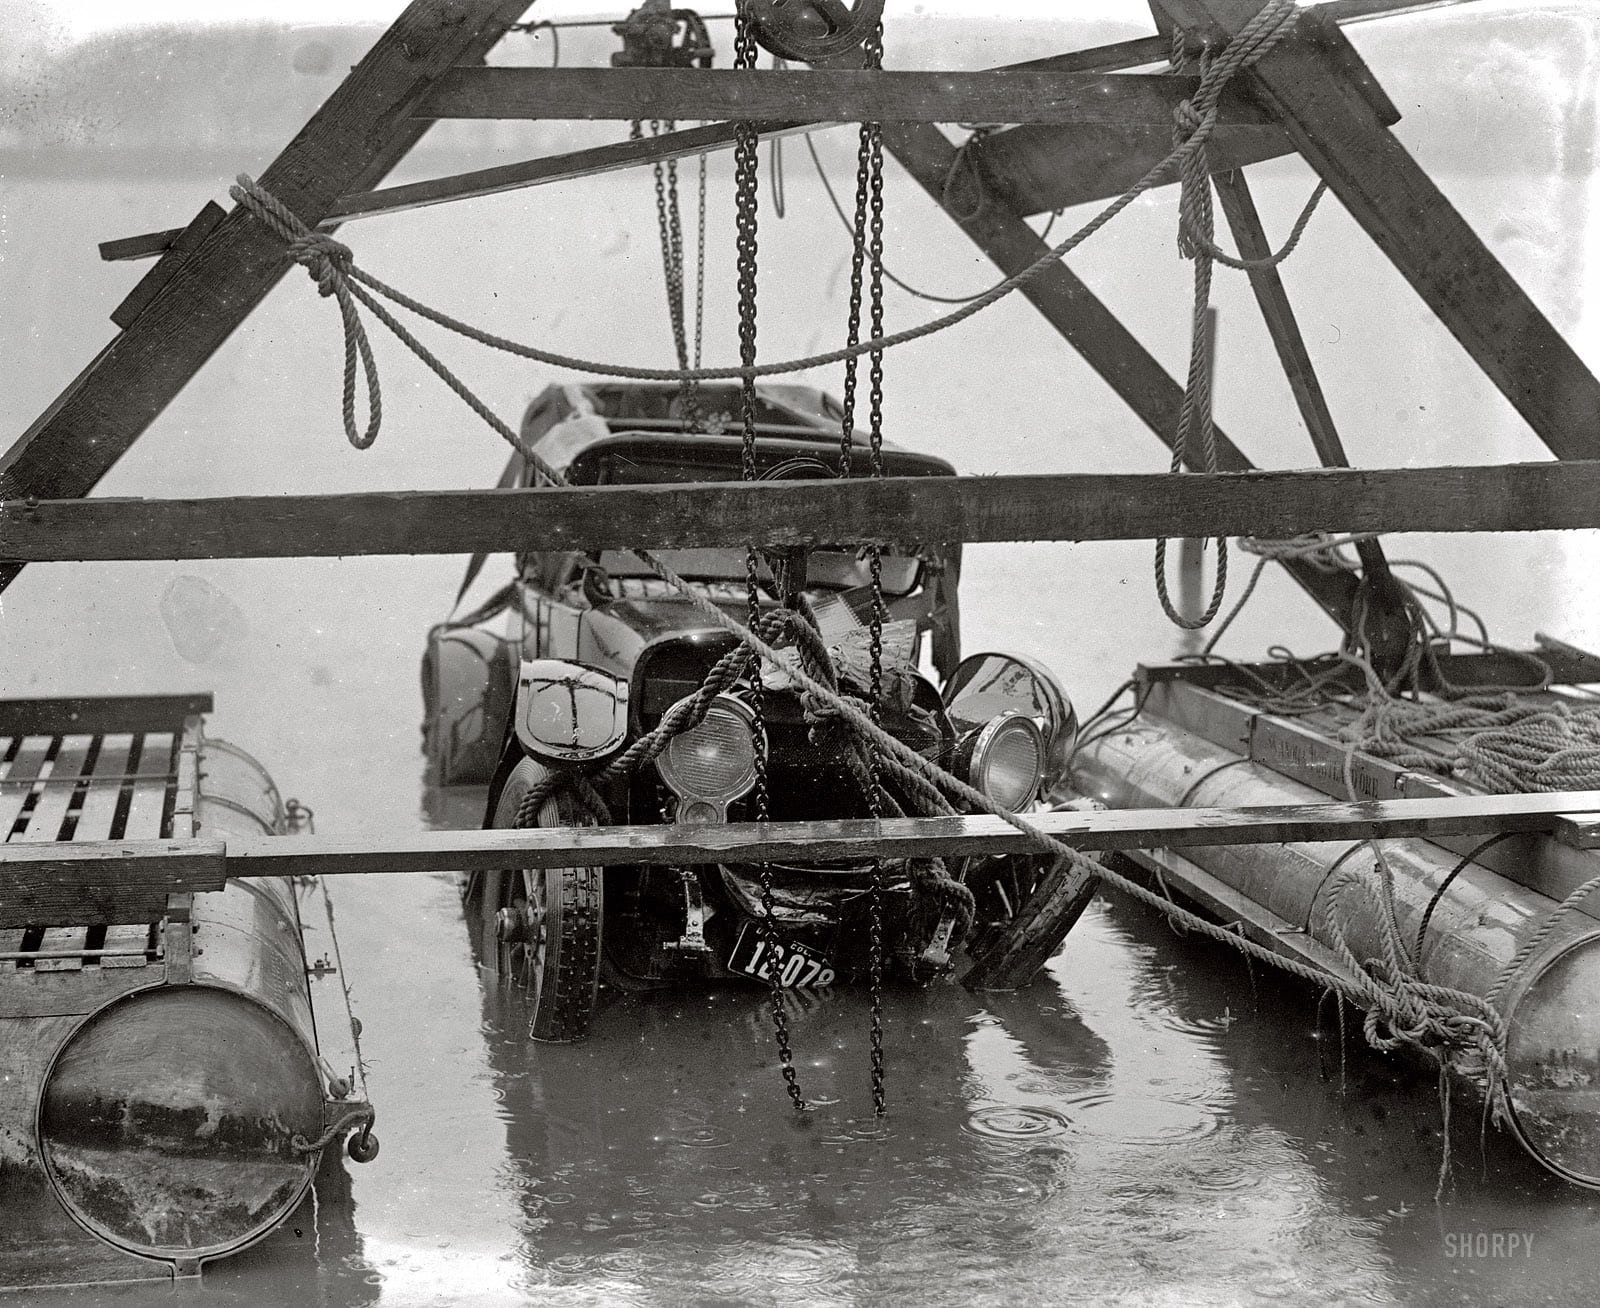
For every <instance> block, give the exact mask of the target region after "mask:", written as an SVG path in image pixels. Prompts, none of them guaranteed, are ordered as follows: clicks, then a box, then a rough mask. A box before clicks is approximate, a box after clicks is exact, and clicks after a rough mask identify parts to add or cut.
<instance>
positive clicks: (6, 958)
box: [0, 949, 156, 963]
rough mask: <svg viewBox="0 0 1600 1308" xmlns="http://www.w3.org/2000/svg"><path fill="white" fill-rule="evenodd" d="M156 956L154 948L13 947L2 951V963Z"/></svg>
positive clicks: (0, 956)
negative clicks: (54, 959)
mask: <svg viewBox="0 0 1600 1308" xmlns="http://www.w3.org/2000/svg"><path fill="white" fill-rule="evenodd" d="M155 956H156V951H155V950H153V949H13V950H8V951H6V952H4V953H0V963H27V962H33V961H35V960H37V959H41V958H42V959H50V958H143V959H152V958H154V957H155Z"/></svg>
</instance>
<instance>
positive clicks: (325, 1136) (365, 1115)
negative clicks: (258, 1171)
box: [289, 1104, 378, 1154]
mask: <svg viewBox="0 0 1600 1308" xmlns="http://www.w3.org/2000/svg"><path fill="white" fill-rule="evenodd" d="M377 1120H378V1114H377V1111H376V1110H375V1109H374V1108H373V1107H372V1106H371V1105H370V1104H363V1105H362V1106H361V1107H359V1108H352V1109H351V1110H350V1111H349V1112H348V1113H346V1114H345V1115H344V1116H343V1117H341V1118H339V1120H338V1121H336V1122H335V1123H334V1124H333V1125H332V1126H330V1127H327V1128H326V1129H325V1130H324V1131H323V1132H322V1134H321V1135H319V1136H318V1137H317V1138H316V1139H315V1140H307V1139H306V1138H305V1136H303V1135H301V1134H300V1133H299V1132H298V1131H296V1132H295V1133H294V1134H293V1135H291V1136H290V1137H289V1148H290V1149H291V1150H293V1151H294V1152H295V1153H297V1154H314V1153H316V1152H317V1151H318V1150H319V1149H326V1148H327V1147H328V1146H329V1145H330V1144H332V1143H333V1142H334V1141H335V1140H337V1139H338V1138H339V1137H340V1136H341V1135H343V1134H344V1133H345V1132H346V1131H348V1130H350V1129H351V1128H352V1127H356V1126H359V1127H361V1128H362V1131H361V1134H362V1135H363V1136H365V1135H367V1134H368V1133H369V1132H370V1131H371V1130H372V1124H373V1123H374V1122H375V1121H377Z"/></svg>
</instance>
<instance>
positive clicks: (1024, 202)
mask: <svg viewBox="0 0 1600 1308" xmlns="http://www.w3.org/2000/svg"><path fill="white" fill-rule="evenodd" d="M1170 153H1172V125H1171V124H1170V123H1168V124H1167V125H1166V126H1164V127H1158V126H1152V125H1149V124H1144V123H1138V124H1122V125H1118V124H1110V125H1107V126H1105V127H1102V128H1098V129H1096V130H1095V131H1093V132H1086V131H1082V130H1075V129H1072V128H1064V127H1041V126H1032V125H1030V126H1026V127H1012V128H1008V129H1007V130H1006V131H1003V132H995V133H994V134H993V135H991V136H986V137H983V138H982V139H981V140H979V141H978V143H977V144H976V145H974V146H973V149H972V159H973V162H974V163H975V164H976V166H977V167H978V169H979V170H980V172H981V173H982V175H983V180H984V183H985V186H986V187H987V189H988V192H989V194H990V195H991V196H992V197H994V198H997V199H999V200H1001V201H1002V202H1004V203H1005V204H1007V205H1008V206H1010V208H1012V209H1013V210H1015V211H1016V212H1017V214H1018V215H1020V216H1022V217H1029V216H1031V215H1033V214H1037V213H1048V212H1050V211H1052V210H1055V209H1066V208H1071V207H1072V206H1073V205H1079V204H1092V203H1094V202H1096V201H1099V200H1107V199H1110V198H1111V197H1112V196H1114V195H1120V194H1122V192H1123V191H1125V190H1127V189H1128V188H1129V187H1130V186H1132V185H1133V184H1134V183H1135V182H1136V181H1138V180H1139V179H1140V178H1141V177H1143V176H1144V175H1145V174H1146V173H1147V172H1149V171H1150V169H1152V168H1153V167H1155V165H1156V164H1158V163H1160V162H1161V161H1162V160H1163V159H1165V158H1166V157H1167V155H1169V154H1170ZM1293 153H1294V145H1293V143H1292V142H1291V141H1290V140H1289V136H1288V134H1287V133H1286V132H1285V131H1284V130H1283V129H1282V128H1281V127H1279V126H1277V125H1276V124H1262V125H1259V126H1243V125H1241V126H1236V127H1223V128H1219V129H1218V131H1217V132H1216V134H1215V135H1214V136H1213V137H1212V138H1211V155H1210V160H1211V167H1212V169H1213V170H1214V171H1219V172H1220V171H1222V170H1225V169H1230V168H1243V167H1244V166H1245V165H1246V164H1253V163H1262V162H1264V161H1265V160H1268V159H1278V158H1281V157H1282V156H1284V155H1287V154H1293ZM1174 180H1176V179H1174Z"/></svg>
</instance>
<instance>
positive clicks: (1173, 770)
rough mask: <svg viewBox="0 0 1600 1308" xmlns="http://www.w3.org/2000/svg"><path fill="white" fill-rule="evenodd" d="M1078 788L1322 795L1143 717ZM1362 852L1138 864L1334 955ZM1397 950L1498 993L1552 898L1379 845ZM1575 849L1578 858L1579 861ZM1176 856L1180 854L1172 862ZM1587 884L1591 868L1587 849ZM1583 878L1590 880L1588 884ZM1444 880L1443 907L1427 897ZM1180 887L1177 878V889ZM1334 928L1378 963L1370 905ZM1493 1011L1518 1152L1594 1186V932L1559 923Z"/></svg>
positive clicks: (1335, 846) (1201, 854) (1598, 1067)
mask: <svg viewBox="0 0 1600 1308" xmlns="http://www.w3.org/2000/svg"><path fill="white" fill-rule="evenodd" d="M1073 780H1074V784H1075V785H1076V786H1077V787H1078V788H1079V789H1080V790H1081V791H1083V793H1085V794H1089V795H1092V796H1094V797H1095V798H1097V799H1100V800H1102V801H1103V802H1105V803H1108V804H1110V805H1111V806H1112V807H1116V808H1130V807H1141V806H1170V807H1178V808H1182V807H1186V806H1193V807H1196V808H1208V807H1214V808H1231V807H1251V806H1262V805H1265V806H1279V805H1290V804H1314V803H1318V802H1323V801H1325V798H1326V797H1325V796H1323V795H1322V794H1321V793H1320V792H1318V791H1314V790H1312V789H1310V788H1309V787H1307V786H1304V785H1302V784H1301V783H1299V782H1297V781H1294V780H1292V779H1290V778H1287V777H1284V776H1282V775H1281V774H1278V773H1276V772H1273V771H1272V770H1271V769H1269V768H1267V767H1265V766H1263V765H1261V764H1259V763H1255V762H1252V761H1250V760H1249V759H1247V758H1244V757H1243V756H1241V755H1239V754H1236V753H1234V752H1232V751H1229V750H1225V749H1223V748H1221V747H1220V746H1218V745H1215V744H1212V743H1211V742H1210V741H1208V740H1204V739H1202V738H1201V737H1199V736H1197V735H1194V734H1193V733H1191V732H1188V731H1185V730H1184V729H1182V728H1181V727H1179V726H1177V725H1175V724H1173V723H1168V722H1165V721H1162V720H1161V719H1159V718H1155V717H1153V716H1146V717H1144V718H1141V719H1140V720H1139V721H1138V722H1135V723H1131V724H1129V725H1128V726H1127V727H1126V728H1125V729H1122V730H1119V731H1117V732H1114V733H1112V735H1110V736H1108V737H1106V738H1104V739H1101V740H1098V741H1096V742H1094V743H1093V744H1092V745H1090V746H1089V747H1088V748H1087V749H1084V750H1082V751H1080V752H1079V754H1078V755H1077V757H1076V759H1075V760H1074V777H1073ZM1363 844H1364V842H1360V841H1349V840H1345V841H1317V842H1310V841H1299V842H1291V843H1289V844H1283V845H1235V846H1229V845H1219V846H1208V847H1205V848H1195V849H1185V850H1181V851H1175V852H1169V853H1166V854H1161V853H1160V852H1159V851H1158V852H1153V853H1152V854H1150V855H1148V857H1150V858H1152V859H1153V860H1155V861H1156V862H1158V863H1159V864H1160V865H1162V866H1165V867H1167V868H1169V870H1175V865H1181V864H1184V863H1188V864H1191V865H1193V866H1196V867H1199V868H1201V869H1203V870H1204V871H1206V872H1208V873H1210V874H1211V876H1213V877H1215V878H1216V879H1217V880H1219V881H1221V882H1223V883H1224V884H1225V885H1226V886H1228V887H1229V888H1230V889H1232V890H1233V891H1235V892H1237V893H1238V894H1240V895H1242V896H1244V897H1245V898H1246V899H1249V900H1251V901H1253V902H1254V903H1255V904H1257V905H1258V906H1260V907H1261V908H1262V909H1264V910H1265V911H1266V913H1267V914H1268V915H1270V916H1271V917H1273V918H1277V919H1279V920H1281V921H1282V922H1283V923H1284V925H1285V926H1286V927H1287V928H1289V929H1291V930H1293V931H1297V932H1304V933H1306V934H1308V935H1310V936H1311V937H1312V938H1313V939H1314V940H1317V941H1318V942H1319V943H1321V944H1322V945H1324V946H1331V945H1332V943H1333V942H1332V939H1331V938H1330V936H1329V934H1328V931H1327V912H1326V904H1327V899H1328V896H1329V895H1330V894H1331V893H1332V888H1333V887H1334V886H1335V885H1336V884H1337V879H1336V877H1335V871H1336V869H1337V868H1338V867H1339V866H1340V864H1341V863H1342V862H1343V861H1344V860H1345V858H1346V857H1347V856H1348V857H1361V856H1362V853H1361V846H1362V845H1363ZM1383 849H1384V857H1385V861H1386V862H1387V863H1388V866H1389V870H1390V873H1391V875H1392V884H1393V889H1394V896H1395V911H1396V917H1397V921H1398V925H1399V927H1400V931H1401V934H1402V937H1403V939H1405V940H1407V941H1412V940H1415V939H1416V936H1417V933H1418V931H1419V930H1420V929H1421V927H1422V925H1423V922H1424V920H1426V922H1427V928H1428V929H1427V933H1426V937H1425V939H1423V940H1422V941H1421V942H1420V945H1421V948H1420V949H1419V950H1418V951H1417V957H1418V963H1419V965H1420V967H1421V970H1422V972H1423V974H1424V976H1425V978H1426V979H1427V980H1428V981H1429V982H1433V983H1436V984H1439V985H1444V986H1449V987H1452V988H1454V989H1458V990H1464V991H1467V992H1469V993H1471V994H1475V995H1480V996H1488V995H1490V994H1497V992H1498V991H1499V989H1500V985H1499V982H1500V977H1501V976H1502V974H1503V973H1504V972H1505V970H1506V969H1507V968H1508V967H1509V966H1510V964H1511V963H1512V962H1513V961H1515V960H1517V959H1518V958H1519V957H1520V953H1521V950H1522V948H1523V946H1524V944H1525V943H1526V942H1528V941H1530V940H1531V939H1532V938H1533V937H1534V936H1535V935H1536V934H1538V933H1539V932H1540V931H1541V928H1542V925H1543V924H1544V923H1545V922H1546V921H1547V920H1548V919H1549V917H1550V916H1551V914H1552V913H1554V912H1555V910H1556V901H1555V900H1553V899H1552V898H1550V897H1549V896H1547V895H1544V894H1541V893H1539V892H1538V891H1536V890H1533V889H1531V888H1529V887H1528V886H1526V885H1523V884H1521V883H1519V882H1515V881H1512V880H1509V879H1507V878H1506V877H1503V876H1501V875H1500V874H1499V873H1497V872H1495V871H1494V870H1492V869H1490V868H1488V867H1485V866H1484V865H1483V864H1481V863H1477V862H1473V861H1467V862H1465V863H1463V862H1462V861H1461V860H1460V859H1459V858H1458V856H1457V855H1456V854H1455V853H1454V852H1452V851H1451V850H1448V849H1445V848H1443V847H1442V846H1439V845H1435V844H1433V843H1432V842H1431V841H1427V840H1421V839H1388V840H1385V841H1384V842H1383ZM1577 853H1578V851H1574V854H1577ZM1175 854H1176V855H1181V857H1175ZM1581 857H1582V858H1584V859H1587V860H1589V863H1588V866H1583V865H1581V864H1580V865H1578V867H1577V869H1576V871H1577V875H1582V876H1584V878H1585V880H1587V879H1588V877H1591V876H1600V859H1596V858H1595V857H1594V855H1593V854H1591V853H1588V852H1584V853H1583V854H1582V855H1581ZM1585 874H1586V875H1585ZM1447 880H1448V881H1449V890H1448V893H1446V894H1445V895H1444V896H1443V897H1440V896H1438V895H1437V894H1436V891H1437V889H1438V887H1440V886H1441V885H1443V884H1445V882H1446V881H1447ZM1180 881H1181V877H1180ZM1349 908H1350V910H1351V911H1350V912H1349V913H1348V917H1347V920H1346V921H1345V929H1346V931H1347V932H1348V938H1349V944H1350V947H1351V948H1352V949H1353V950H1354V951H1355V953H1356V955H1357V956H1358V957H1360V958H1377V957H1382V956H1383V940H1382V936H1381V934H1380V933H1379V932H1378V930H1377V921H1378V919H1377V917H1376V914H1375V913H1374V912H1372V911H1371V909H1370V906H1367V905H1364V904H1362V903H1359V902H1356V903H1352V904H1351V905H1350V906H1349ZM1496 1006H1497V1007H1498V1009H1499V1011H1500V1013H1501V1015H1502V1016H1503V1017H1504V1018H1505V1022H1506V1030H1507V1044H1506V1062H1507V1070H1508V1073H1509V1085H1508V1087H1507V1089H1508V1093H1507V1099H1508V1100H1509V1103H1510V1106H1511V1114H1510V1117H1511V1126H1512V1129H1513V1132H1514V1133H1515V1135H1516V1137H1517V1139H1518V1140H1519V1141H1520V1143H1521V1144H1522V1145H1523V1146H1524V1147H1525V1148H1526V1149H1527V1150H1528V1151H1529V1153H1531V1154H1532V1155H1533V1156H1534V1157H1535V1158H1536V1159H1538V1160H1539V1162H1541V1163H1542V1164H1544V1165H1545V1166H1546V1167H1548V1168H1550V1169H1551V1170H1552V1171H1553V1172H1556V1173H1557V1174H1558V1175H1561V1176H1563V1177H1565V1178H1566V1179H1567V1180H1569V1181H1572V1182H1575V1183H1577V1184H1579V1185H1584V1186H1589V1187H1591V1188H1596V1189H1600V928H1597V927H1596V924H1595V922H1594V920H1593V919H1592V918H1590V917H1588V916H1586V915H1584V914H1582V913H1567V914H1564V915H1563V916H1562V918H1561V919H1560V920H1559V921H1558V922H1557V923H1556V925H1555V926H1554V928H1553V929H1551V930H1550V931H1549V932H1548V934H1547V935H1545V936H1544V938H1543V939H1542V941H1541V943H1540V944H1539V946H1538V948H1537V949H1536V950H1535V951H1534V952H1533V953H1532V955H1531V956H1530V957H1529V958H1528V959H1527V960H1526V961H1524V962H1521V963H1520V964H1519V966H1518V969H1517V972H1516V973H1515V975H1514V976H1513V977H1512V980H1511V982H1510V984H1509V986H1507V987H1506V988H1505V993H1504V994H1503V995H1498V994H1497V999H1496Z"/></svg>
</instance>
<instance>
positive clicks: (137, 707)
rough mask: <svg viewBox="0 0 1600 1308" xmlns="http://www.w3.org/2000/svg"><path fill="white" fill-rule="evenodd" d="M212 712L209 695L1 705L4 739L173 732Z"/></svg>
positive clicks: (104, 697) (0, 724) (85, 698)
mask: <svg viewBox="0 0 1600 1308" xmlns="http://www.w3.org/2000/svg"><path fill="white" fill-rule="evenodd" d="M211 710H212V702H211V696H210V695H205V694H196V695H94V696H73V697H71V698H65V699H5V700H0V736H66V735H83V736H99V735H104V734H105V733H106V732H120V731H128V732H144V731H174V732H175V731H178V730H181V729H182V727H183V724H184V722H185V721H186V720H187V719H188V718H190V717H193V716H195V715H196V714H201V713H209V712H211Z"/></svg>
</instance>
